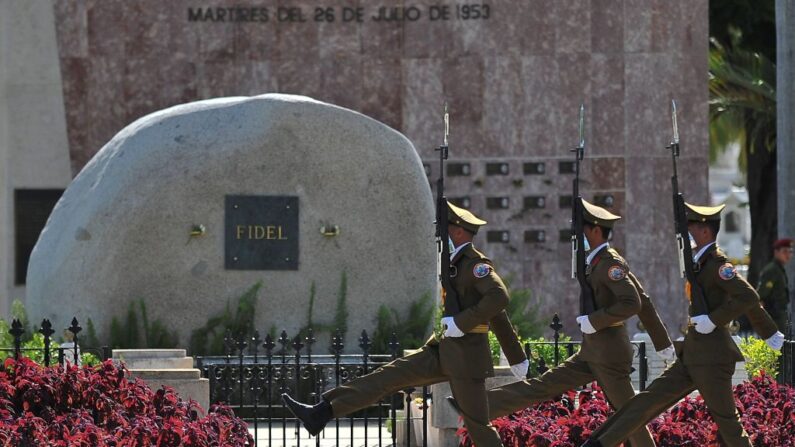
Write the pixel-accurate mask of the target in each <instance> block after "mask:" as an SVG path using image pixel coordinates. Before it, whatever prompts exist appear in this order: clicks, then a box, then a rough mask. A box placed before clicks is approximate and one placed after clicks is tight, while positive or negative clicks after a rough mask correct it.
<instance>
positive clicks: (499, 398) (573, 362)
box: [488, 354, 654, 447]
mask: <svg viewBox="0 0 795 447" xmlns="http://www.w3.org/2000/svg"><path fill="white" fill-rule="evenodd" d="M631 372H632V366H631V365H629V364H627V363H593V362H586V361H583V360H580V359H579V358H578V355H576V354H575V355H574V356H572V357H570V358H569V359H567V360H566V361H565V362H563V363H562V364H560V365H559V366H557V367H555V368H552V369H550V370H549V371H547V372H545V373H544V374H542V375H541V377H538V378H535V379H527V380H522V381H519V382H514V383H511V384H508V385H505V386H501V387H498V388H494V389H491V390H489V392H488V401H489V416H490V418H491V419H494V418H497V417H500V416H505V415H508V414H511V413H513V412H515V411H518V410H521V409H523V408H526V407H528V406H529V405H531V404H533V403H536V402H543V401H545V400H549V399H552V398H554V397H556V396H559V395H561V394H563V393H564V392H566V391H568V390H571V389H574V388H577V387H580V386H583V385H585V384H588V383H591V382H593V381H594V380H596V382H597V383H598V384H599V386H601V387H602V390H603V391H604V393H605V397H607V400H608V402H610V405H612V406H613V408H616V409H618V408H621V407H622V406H624V404H626V403H627V402H628V401H629V400H630V399H632V398H633V397H634V396H635V390H634V389H633V388H632V381H631V380H630V377H629V375H630V373H631ZM630 433H632V435H631V436H629V440H630V442H631V443H632V446H633V447H645V446H654V440H653V439H652V437H651V434H650V433H649V430H648V429H647V428H646V427H644V426H643V424H638V426H637V427H635V428H634V429H633V430H632V432H630ZM627 434H629V433H627Z"/></svg>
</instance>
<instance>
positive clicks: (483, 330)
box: [468, 324, 489, 334]
mask: <svg viewBox="0 0 795 447" xmlns="http://www.w3.org/2000/svg"><path fill="white" fill-rule="evenodd" d="M488 332H489V325H488V324H479V325H477V326H475V327H474V328H472V329H471V330H470V331H469V332H468V333H469V334H487V333H488Z"/></svg>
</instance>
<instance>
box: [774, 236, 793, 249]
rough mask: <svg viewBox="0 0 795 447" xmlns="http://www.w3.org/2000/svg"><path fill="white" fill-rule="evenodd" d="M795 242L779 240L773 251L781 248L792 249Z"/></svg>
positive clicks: (775, 243)
mask: <svg viewBox="0 0 795 447" xmlns="http://www.w3.org/2000/svg"><path fill="white" fill-rule="evenodd" d="M793 242H795V241H793V240H792V239H787V238H785V239H779V240H777V241H776V242H774V243H773V250H778V249H779V248H792V247H793V245H795V244H793Z"/></svg>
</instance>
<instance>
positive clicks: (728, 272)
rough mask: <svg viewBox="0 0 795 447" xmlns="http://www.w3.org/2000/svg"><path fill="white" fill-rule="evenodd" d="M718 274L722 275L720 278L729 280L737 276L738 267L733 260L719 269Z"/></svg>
mask: <svg viewBox="0 0 795 447" xmlns="http://www.w3.org/2000/svg"><path fill="white" fill-rule="evenodd" d="M718 276H720V279H722V280H724V281H728V280H730V279H733V278H734V277H735V276H737V269H736V268H734V266H733V265H732V264H731V262H726V263H724V264H723V265H721V266H720V268H719V269H718Z"/></svg>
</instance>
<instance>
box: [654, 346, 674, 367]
mask: <svg viewBox="0 0 795 447" xmlns="http://www.w3.org/2000/svg"><path fill="white" fill-rule="evenodd" d="M657 355H658V356H659V357H660V358H661V359H663V361H664V362H665V363H671V362H673V361H674V360H676V350H675V349H674V345H671V346H668V347H667V348H665V349H663V350H662V351H657Z"/></svg>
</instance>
